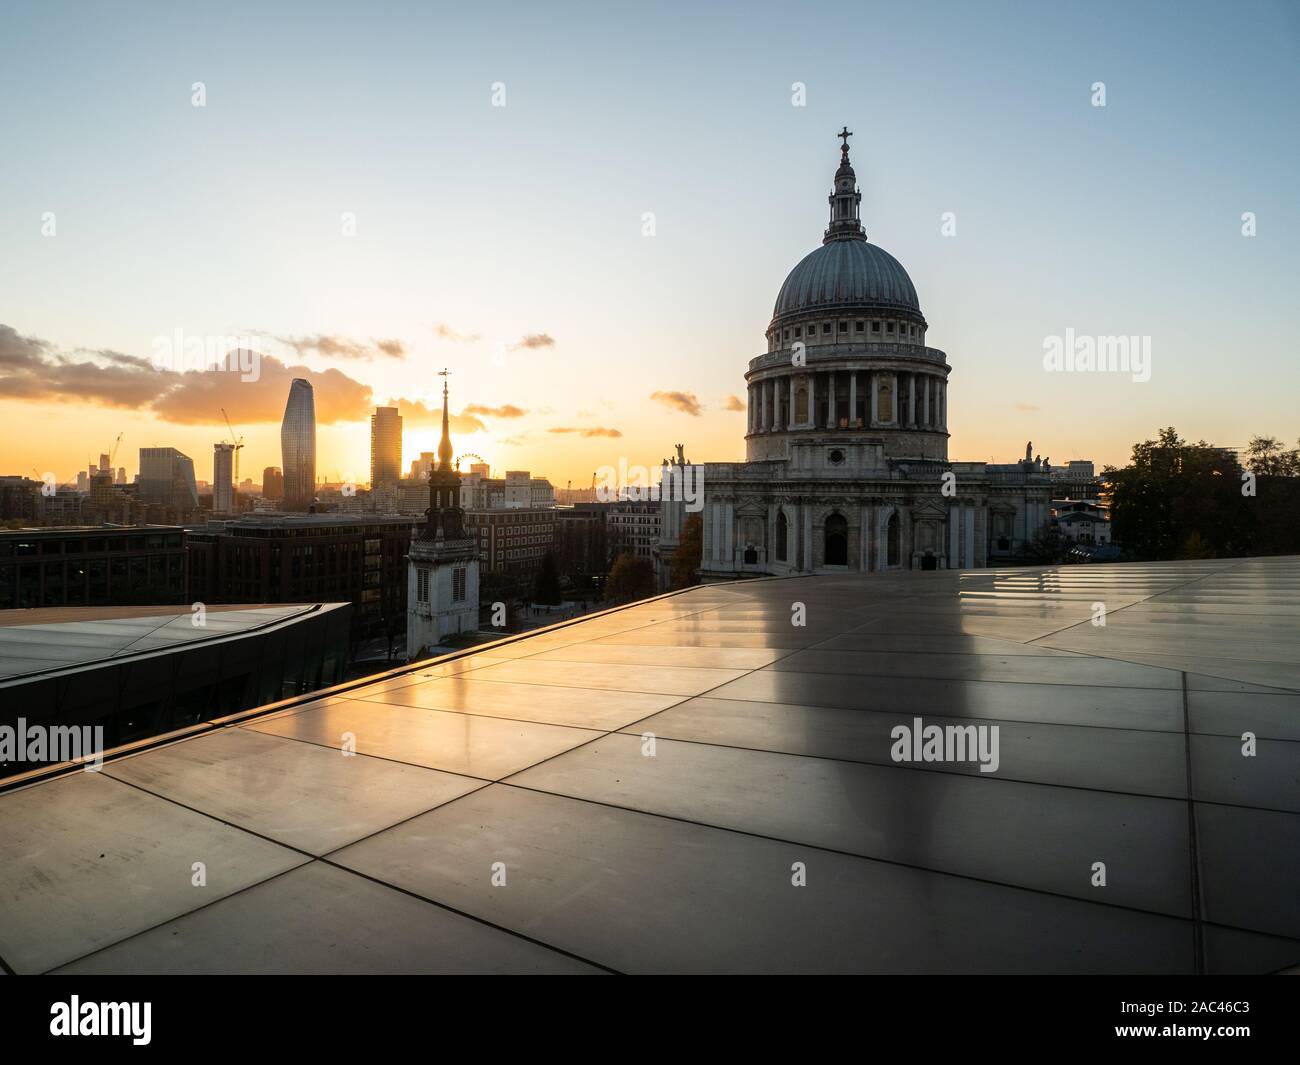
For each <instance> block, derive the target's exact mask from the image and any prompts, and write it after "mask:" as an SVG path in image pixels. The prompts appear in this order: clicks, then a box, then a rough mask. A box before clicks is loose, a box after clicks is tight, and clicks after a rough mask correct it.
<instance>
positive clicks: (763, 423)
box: [758, 381, 767, 433]
mask: <svg viewBox="0 0 1300 1065" xmlns="http://www.w3.org/2000/svg"><path fill="white" fill-rule="evenodd" d="M758 428H759V430H760V432H764V433H765V432H767V382H766V381H759V382H758Z"/></svg>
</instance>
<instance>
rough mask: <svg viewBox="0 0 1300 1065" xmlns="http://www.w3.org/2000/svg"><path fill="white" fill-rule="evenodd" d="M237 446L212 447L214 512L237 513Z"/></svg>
mask: <svg viewBox="0 0 1300 1065" xmlns="http://www.w3.org/2000/svg"><path fill="white" fill-rule="evenodd" d="M234 464H235V445H234V444H213V445H212V512H213V513H214V514H233V513H234V512H235V482H234Z"/></svg>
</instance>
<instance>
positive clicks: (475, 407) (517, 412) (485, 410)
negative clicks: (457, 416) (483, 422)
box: [465, 403, 528, 418]
mask: <svg viewBox="0 0 1300 1065" xmlns="http://www.w3.org/2000/svg"><path fill="white" fill-rule="evenodd" d="M465 413H466V414H481V415H483V417H485V418H522V417H523V416H524V415H525V414H527V413H528V412H527V411H526V410H524V409H523V408H522V407H516V406H515V405H514V404H513V403H506V404H503V405H502V406H500V407H482V406H479V404H477V403H471V404H470V405H469V406H468V407H466V408H465Z"/></svg>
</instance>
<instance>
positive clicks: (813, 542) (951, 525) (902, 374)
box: [657, 128, 1051, 584]
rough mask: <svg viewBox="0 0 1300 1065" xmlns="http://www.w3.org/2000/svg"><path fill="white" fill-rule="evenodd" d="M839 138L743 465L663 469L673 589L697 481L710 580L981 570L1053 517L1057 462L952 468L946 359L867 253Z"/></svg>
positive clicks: (782, 299)
mask: <svg viewBox="0 0 1300 1065" xmlns="http://www.w3.org/2000/svg"><path fill="white" fill-rule="evenodd" d="M850 136H851V134H850V133H849V131H848V129H847V128H846V129H844V130H843V131H842V132H841V133H840V137H841V139H842V142H843V143H842V145H841V148H840V163H839V168H838V169H837V170H836V172H835V179H834V187H833V191H832V192H831V195H830V197H829V200H830V223H829V225H828V227H827V229H826V231H825V233H824V235H823V239H822V244H821V246H820V247H819V248H817V249H816V250H814V251H813V252H811V253H810V254H809V255H807V256H805V257H804V258H803V259H802V260H801V261H800V262H799V263H798V264H797V265H796V266H795V267H794V269H793V270H791V271H790V274H789V276H788V277H787V278H786V279H785V283H784V284H783V285H782V286H781V289H780V291H779V292H778V294H777V298H776V306H775V308H774V310H773V314H772V320H771V323H770V324H769V325H768V328H767V346H766V350H765V351H764V352H763V353H762V354H760V355H758V356H756V357H755V358H753V359H751V360H750V363H749V370H748V372H747V373H746V374H745V381H746V385H747V391H748V404H747V408H748V425H747V431H746V435H745V461H744V462H710V463H705V464H703V465H701V466H694V467H691V469H690V470H689V471H688V470H687V469H686V468H685V466H684V463H685V459H684V458H681V457H680V456H681V451H680V449H679V451H678V454H679V458H678V460H677V461H675V462H673V463H671V464H668V465H666V466H665V468H664V486H665V491H664V492H663V495H664V497H665V501H664V503H663V522H662V525H663V532H662V537H661V540H660V543H659V549H658V551H657V559H658V570H659V579H660V582H661V584H666V582H667V575H668V569H669V565H670V562H671V558H672V555H673V552H674V551H675V550H676V548H677V542H678V539H679V537H680V535H681V529H682V526H683V523H684V522H685V521H686V520H687V518H688V517H689V515H688V513H687V511H686V508H685V506H684V504H683V503H682V502H680V501H676V502H674V501H673V500H672V499H671V498H670V497H672V496H673V495H674V493H673V491H672V490H671V489H672V485H673V484H674V482H680V481H681V480H682V478H683V477H693V479H694V480H695V481H696V482H697V483H699V484H701V485H702V488H703V499H704V506H703V512H702V518H703V551H702V558H701V567H700V574H701V578H702V579H703V580H706V581H708V580H733V579H736V578H738V577H744V576H759V575H772V576H784V575H790V574H797V573H832V572H837V571H859V572H866V571H878V570H879V571H885V570H905V569H922V570H925V569H949V568H971V567H983V566H987V565H989V564H991V563H996V561H997V560H998V559H1011V558H1012V557H1014V556H1015V555H1016V554H1017V553H1018V552H1019V551H1020V550H1021V548H1022V547H1023V546H1024V545H1025V544H1026V543H1027V542H1028V541H1031V540H1033V539H1034V537H1035V536H1036V535H1037V534H1038V533H1039V532H1040V531H1041V530H1042V529H1043V528H1044V527H1045V526H1046V524H1047V523H1048V520H1049V517H1050V506H1051V478H1050V466H1049V465H1048V463H1047V462H1046V461H1045V460H1042V459H1037V458H1035V457H1033V455H1032V448H1028V449H1026V456H1025V459H1023V460H1021V461H1019V462H1013V463H1007V464H1005V465H995V464H991V463H983V462H951V461H949V458H948V384H949V380H948V379H949V373H950V367H949V365H948V357H947V355H945V353H944V352H942V351H940V350H939V349H937V348H932V347H929V346H928V345H927V342H926V341H927V336H926V333H927V328H928V327H927V324H926V320H925V316H924V314H922V312H921V305H920V301H919V300H918V299H917V295H916V289H915V287H914V286H913V284H912V280H911V278H910V277H908V275H907V271H906V270H904V269H903V267H902V265H901V264H900V263H899V262H898V260H897V259H895V258H894V257H893V256H892V255H890V254H889V253H888V252H886V251H885V250H884V249H883V248H880V247H879V246H878V245H876V244H873V243H871V242H870V241H869V240H868V238H867V233H866V230H865V229H864V227H863V225H862V222H861V217H860V209H861V203H862V193H861V192H860V191H859V189H858V187H857V178H856V175H855V173H854V170H853V166H852V164H851V163H850V161H849V147H848V138H849V137H850Z"/></svg>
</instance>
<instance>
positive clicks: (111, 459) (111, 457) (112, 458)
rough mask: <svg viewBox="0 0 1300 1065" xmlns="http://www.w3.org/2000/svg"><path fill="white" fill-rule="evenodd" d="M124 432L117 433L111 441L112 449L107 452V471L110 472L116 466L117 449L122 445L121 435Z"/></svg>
mask: <svg viewBox="0 0 1300 1065" xmlns="http://www.w3.org/2000/svg"><path fill="white" fill-rule="evenodd" d="M124 435H126V434H124V433H118V434H117V439H116V440H114V441H113V450H112V451H110V452H109V453H108V472H109V473H112V472H113V470H115V469H116V468H117V449H118V448H119V447H121V446H122V437H123V436H124Z"/></svg>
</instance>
